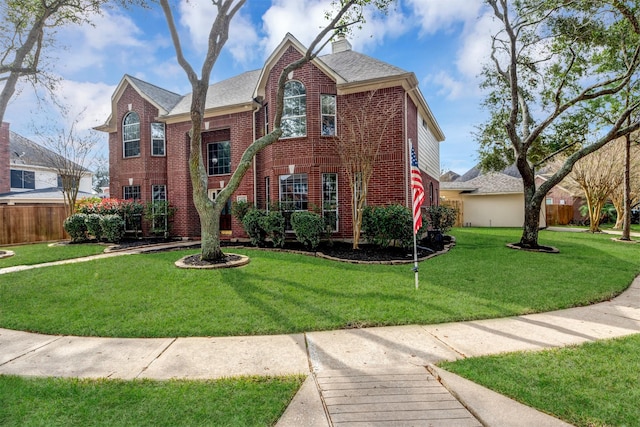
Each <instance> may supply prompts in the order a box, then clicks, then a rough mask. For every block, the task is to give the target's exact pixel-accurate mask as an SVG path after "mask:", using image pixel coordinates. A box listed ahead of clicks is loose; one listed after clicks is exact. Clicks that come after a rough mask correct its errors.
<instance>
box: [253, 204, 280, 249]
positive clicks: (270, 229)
mask: <svg viewBox="0 0 640 427" xmlns="http://www.w3.org/2000/svg"><path fill="white" fill-rule="evenodd" d="M259 224H260V226H261V227H262V230H263V231H264V233H265V234H266V235H267V237H269V238H270V239H271V242H272V243H273V247H275V248H281V247H283V246H284V242H285V232H284V224H285V220H284V216H282V212H280V211H275V210H272V211H269V213H267V214H265V215H264V216H263V217H261V218H260V220H259Z"/></svg>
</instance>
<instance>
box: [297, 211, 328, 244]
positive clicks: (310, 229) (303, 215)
mask: <svg viewBox="0 0 640 427" xmlns="http://www.w3.org/2000/svg"><path fill="white" fill-rule="evenodd" d="M291 226H292V227H293V231H294V232H295V233H296V239H298V242H300V243H302V244H303V245H305V246H306V247H308V248H310V249H312V250H315V249H316V248H317V247H318V245H319V244H320V240H321V239H322V236H323V235H324V233H325V225H324V220H323V219H322V217H321V216H320V215H318V214H317V213H314V212H308V211H303V212H294V213H293V214H292V215H291Z"/></svg>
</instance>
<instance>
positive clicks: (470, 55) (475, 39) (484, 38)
mask: <svg viewBox="0 0 640 427" xmlns="http://www.w3.org/2000/svg"><path fill="white" fill-rule="evenodd" d="M498 30H499V24H498V23H497V22H496V20H494V19H493V16H492V15H491V14H490V13H489V12H487V13H485V14H483V15H482V16H481V17H480V18H478V19H477V20H474V21H472V22H469V23H468V25H467V26H466V27H465V31H464V34H463V35H462V45H461V48H460V50H459V51H458V52H457V55H456V61H455V63H456V66H457V68H458V70H459V71H460V72H461V73H462V74H464V75H465V76H467V77H469V78H475V77H476V76H478V75H479V74H480V72H481V71H482V66H483V65H484V64H486V63H487V62H488V61H489V59H490V55H491V35H492V34H495V33H497V31H498Z"/></svg>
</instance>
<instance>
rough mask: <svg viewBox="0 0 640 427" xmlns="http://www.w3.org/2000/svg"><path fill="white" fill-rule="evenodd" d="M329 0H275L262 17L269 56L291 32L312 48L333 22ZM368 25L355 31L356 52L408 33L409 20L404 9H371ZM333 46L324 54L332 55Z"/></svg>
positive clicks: (368, 13) (367, 14)
mask: <svg viewBox="0 0 640 427" xmlns="http://www.w3.org/2000/svg"><path fill="white" fill-rule="evenodd" d="M329 8H330V2H328V1H326V0H309V1H300V0H274V1H273V3H272V5H271V7H270V8H269V9H268V10H267V11H266V12H265V14H264V15H263V17H262V20H263V32H264V34H265V36H264V38H263V39H262V42H261V45H262V50H263V51H264V52H265V55H267V54H269V53H271V52H273V50H274V49H275V48H276V47H277V46H278V44H280V42H281V41H282V39H283V38H284V36H285V34H287V33H291V34H293V36H294V37H295V38H297V39H298V40H299V41H300V42H301V43H302V44H303V45H305V46H308V45H309V44H311V42H312V41H313V40H314V39H315V38H316V36H317V35H318V33H320V31H321V30H322V29H323V28H324V27H326V25H327V24H328V23H329V22H328V21H327V19H326V18H325V13H326V12H327V11H329V10H330V9H329ZM365 18H366V23H365V24H363V25H362V28H361V29H354V31H353V35H352V36H350V41H351V43H352V45H353V47H354V49H356V50H360V51H362V50H366V49H368V48H373V47H375V46H376V45H379V44H381V43H382V42H383V40H384V39H385V37H388V36H392V37H395V36H398V35H400V34H402V33H404V32H406V31H407V30H408V27H407V24H406V17H405V16H403V15H402V12H401V11H400V10H396V9H395V8H391V9H390V10H389V13H388V15H386V16H381V14H379V13H377V12H376V11H374V10H373V9H372V8H368V9H367V10H366V14H365ZM329 50H330V48H329V47H327V48H326V49H325V52H324V53H328V51H329Z"/></svg>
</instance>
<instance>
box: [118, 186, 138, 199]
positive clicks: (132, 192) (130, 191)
mask: <svg viewBox="0 0 640 427" xmlns="http://www.w3.org/2000/svg"><path fill="white" fill-rule="evenodd" d="M122 198H123V199H125V200H138V199H139V198H140V186H139V185H128V186H126V187H122Z"/></svg>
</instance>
